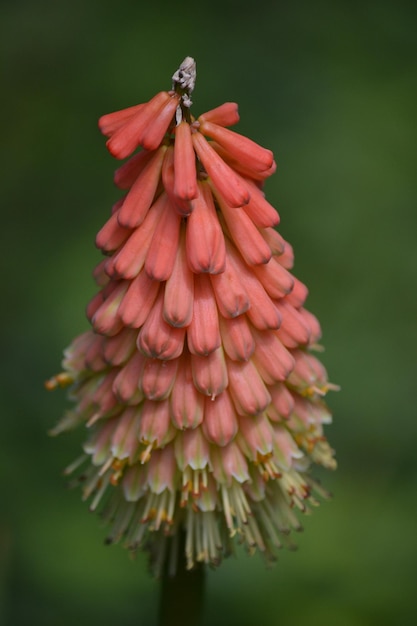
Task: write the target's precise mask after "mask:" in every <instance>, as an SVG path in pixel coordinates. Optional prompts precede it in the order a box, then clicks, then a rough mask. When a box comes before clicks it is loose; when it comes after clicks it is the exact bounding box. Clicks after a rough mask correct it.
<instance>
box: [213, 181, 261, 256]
mask: <svg viewBox="0 0 417 626" xmlns="http://www.w3.org/2000/svg"><path fill="white" fill-rule="evenodd" d="M215 193H217V190H215ZM217 201H218V203H219V205H220V208H221V211H222V215H223V217H224V219H225V222H226V224H227V229H228V231H229V233H230V236H231V238H232V240H233V243H234V244H235V246H236V248H237V249H238V250H239V252H240V254H241V255H242V257H243V258H244V259H245V261H246V263H247V264H248V265H259V264H261V263H268V261H269V260H270V258H271V250H270V248H269V246H268V244H267V243H266V242H265V240H264V238H263V237H262V235H261V234H260V232H259V230H258V229H257V228H256V226H255V225H254V224H253V222H252V220H251V219H250V217H248V216H247V215H246V213H245V212H244V211H243V210H242V209H239V210H236V209H232V208H231V207H230V206H228V205H227V204H226V203H225V202H224V201H223V199H222V197H221V195H219V194H218V193H217Z"/></svg>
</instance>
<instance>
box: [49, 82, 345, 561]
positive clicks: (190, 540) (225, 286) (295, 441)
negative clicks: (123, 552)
mask: <svg viewBox="0 0 417 626" xmlns="http://www.w3.org/2000/svg"><path fill="white" fill-rule="evenodd" d="M191 73H192V72H191ZM174 76H175V75H174ZM183 76H184V73H181V75H180V76H179V77H178V76H177V79H178V80H179V79H182V78H183ZM178 80H177V81H176V82H175V83H174V87H175V88H174V89H173V90H172V91H162V92H160V93H158V94H157V95H156V96H155V97H154V98H152V99H151V100H150V101H149V102H147V103H145V104H140V105H137V106H134V107H130V108H128V109H124V110H122V111H118V112H115V113H111V114H109V115H105V116H103V117H102V118H101V119H100V122H99V126H100V129H101V131H102V132H103V134H104V135H106V136H107V137H108V141H107V147H108V149H109V151H110V152H111V154H112V155H113V156H115V157H116V158H118V159H124V158H126V157H129V156H130V159H129V160H128V161H126V162H125V163H124V164H123V165H122V166H121V167H120V168H119V169H117V170H116V172H115V177H114V180H115V183H116V185H117V186H118V187H120V188H121V189H124V190H126V191H127V193H126V195H125V196H124V197H123V198H122V199H121V200H120V201H119V202H117V203H116V205H115V206H114V207H113V211H112V214H111V217H110V219H109V220H108V221H107V223H106V224H105V225H104V227H103V228H102V229H101V230H100V232H99V233H98V235H97V240H96V243H97V246H98V247H99V248H100V249H101V250H102V251H103V252H104V254H105V256H104V258H103V260H102V261H101V262H100V264H99V265H98V266H97V268H96V270H95V272H94V276H95V280H96V282H97V284H98V286H99V292H98V293H97V295H96V296H94V298H93V299H92V300H91V302H90V304H89V305H88V309H87V314H88V318H89V320H90V321H91V325H92V329H91V330H88V331H87V332H86V333H84V334H83V335H81V336H80V337H78V338H77V339H75V341H74V342H73V344H72V345H71V346H70V347H69V348H68V349H67V350H66V352H65V360H64V369H65V371H64V373H63V374H60V375H58V376H57V377H55V378H54V379H52V380H51V381H49V386H50V387H54V386H56V385H57V384H67V383H68V384H71V398H72V400H73V401H74V402H75V408H74V409H73V410H71V411H69V412H68V413H67V414H66V415H65V416H64V418H63V419H62V420H61V422H60V423H59V424H58V426H57V427H56V428H55V430H54V432H56V433H58V432H61V431H64V430H67V429H69V428H72V427H74V426H76V425H78V424H82V425H85V426H86V427H87V430H88V440H87V442H86V443H85V445H84V451H85V454H84V455H83V456H82V457H81V458H80V459H79V460H77V461H76V462H75V463H74V464H73V465H72V466H71V467H70V468H69V469H68V471H69V472H73V471H75V469H76V468H77V467H80V468H81V467H82V468H83V469H82V470H81V472H82V473H81V476H80V480H82V484H83V491H84V498H86V499H87V498H88V499H91V504H90V508H91V509H92V510H94V509H96V508H99V509H100V510H101V512H102V515H103V517H104V518H105V519H106V520H107V521H108V522H109V524H110V531H109V535H108V541H109V542H116V541H119V540H121V539H123V542H124V543H125V545H126V546H127V547H129V548H130V549H132V550H134V549H136V548H137V547H139V546H143V545H144V546H149V545H150V546H151V548H152V554H153V558H154V562H153V564H154V568H155V570H156V571H159V569H160V567H161V563H162V560H163V558H164V554H165V544H166V539H167V537H174V543H175V537H177V536H178V534H179V532H180V531H181V532H185V536H186V539H185V551H186V558H187V563H188V566H189V567H192V566H193V565H194V564H195V563H197V562H206V563H212V564H217V563H219V562H220V560H221V558H222V556H224V555H225V554H227V553H229V552H230V550H231V549H232V544H233V542H232V538H233V536H235V535H237V536H238V537H239V539H240V540H241V541H242V542H244V543H245V544H246V545H247V546H248V547H249V548H250V549H251V550H252V549H254V548H258V549H259V550H260V551H261V552H263V553H265V555H267V556H268V557H271V556H272V555H273V553H274V549H275V548H277V547H280V546H281V543H282V542H283V541H284V542H285V541H287V540H286V536H287V534H288V532H289V531H290V530H291V529H298V528H300V523H299V521H298V518H297V516H296V514H295V511H294V509H299V510H300V511H306V510H308V508H309V506H310V505H313V506H314V505H315V504H317V500H316V499H315V497H314V491H316V492H318V493H321V494H322V495H323V492H322V490H321V489H320V488H319V486H318V485H317V483H315V482H314V481H313V479H312V478H311V476H310V474H309V471H308V470H309V467H310V465H311V463H312V462H314V463H318V464H321V465H324V466H325V467H328V468H333V467H334V466H335V461H334V459H333V454H332V450H331V449H330V447H329V446H328V444H327V442H326V439H325V437H324V435H323V424H325V423H328V422H329V421H330V413H329V411H328V409H327V407H326V405H325V403H324V401H323V396H324V395H325V394H326V392H327V391H328V389H329V388H330V387H331V385H329V383H328V382H327V375H326V371H325V369H324V368H323V366H322V365H321V363H320V362H319V361H318V359H317V358H316V357H315V356H313V354H312V352H311V351H312V350H314V349H315V348H317V347H318V341H319V338H320V326H319V323H318V321H317V319H316V318H315V317H314V316H313V315H312V314H311V313H310V312H308V311H307V310H306V309H305V308H304V302H305V299H306V297H307V289H306V287H305V286H304V285H303V284H302V283H301V282H300V281H299V280H298V279H297V278H295V277H294V276H293V275H292V274H291V273H290V270H291V268H292V265H293V252H292V248H291V246H290V245H289V244H288V243H287V242H286V241H284V239H283V238H282V237H281V235H280V234H279V233H278V232H277V231H276V230H275V227H276V226H277V224H278V222H279V218H278V214H277V212H276V211H275V209H274V208H273V207H272V206H271V205H270V204H269V203H268V202H267V200H266V199H265V197H264V193H263V191H262V185H263V181H264V180H265V179H266V178H267V177H268V176H270V175H271V174H272V173H273V172H274V171H275V167H276V166H275V162H274V159H273V155H272V152H271V151H270V150H266V149H264V148H262V147H260V146H258V145H257V144H255V143H254V142H253V141H251V140H249V139H247V138H246V137H243V136H242V135H239V134H237V133H235V132H233V131H231V130H229V129H228V128H227V127H229V126H232V125H234V124H236V123H237V122H238V120H239V115H238V109H237V105H236V104H234V103H226V104H223V105H222V106H220V107H218V108H216V109H213V110H211V111H209V112H207V113H205V114H204V115H201V116H200V117H199V118H197V119H195V118H194V117H193V116H192V115H191V114H190V111H189V104H190V99H189V93H190V89H188V91H187V85H185V86H184V84H181V85H179V83H178ZM178 85H179V86H178ZM184 96H185V97H184ZM138 147H140V148H141V150H140V151H138V152H135V151H136V150H137V148H138ZM134 152H135V154H133V156H131V155H132V153H134Z"/></svg>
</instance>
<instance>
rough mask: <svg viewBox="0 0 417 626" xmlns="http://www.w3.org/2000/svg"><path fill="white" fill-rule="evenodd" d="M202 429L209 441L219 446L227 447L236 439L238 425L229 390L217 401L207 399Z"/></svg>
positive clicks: (217, 398)
mask: <svg viewBox="0 0 417 626" xmlns="http://www.w3.org/2000/svg"><path fill="white" fill-rule="evenodd" d="M202 428H203V432H204V435H205V436H206V437H207V439H208V440H209V441H211V442H212V443H215V444H217V445H218V446H226V445H227V444H228V443H230V442H231V441H232V440H233V439H234V438H235V436H236V433H237V431H238V423H237V418H236V412H235V408H234V406H233V403H232V400H231V398H230V396H229V393H228V392H227V390H225V391H223V393H221V394H220V395H219V396H217V397H216V398H215V399H212V398H209V397H208V396H207V397H206V401H205V404H204V421H203V424H202Z"/></svg>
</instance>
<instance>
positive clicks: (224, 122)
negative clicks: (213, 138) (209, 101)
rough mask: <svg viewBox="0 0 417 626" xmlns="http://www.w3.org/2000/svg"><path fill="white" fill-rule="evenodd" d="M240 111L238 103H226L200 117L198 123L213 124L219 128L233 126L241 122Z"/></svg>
mask: <svg viewBox="0 0 417 626" xmlns="http://www.w3.org/2000/svg"><path fill="white" fill-rule="evenodd" d="M239 119H240V118H239V111H238V106H237V104H236V102H225V103H224V104H221V105H220V106H218V107H216V108H215V109H211V110H210V111H206V113H203V115H200V117H199V118H198V122H200V124H202V123H204V122H213V123H214V124H218V125H219V126H233V125H234V124H237V123H238V121H239Z"/></svg>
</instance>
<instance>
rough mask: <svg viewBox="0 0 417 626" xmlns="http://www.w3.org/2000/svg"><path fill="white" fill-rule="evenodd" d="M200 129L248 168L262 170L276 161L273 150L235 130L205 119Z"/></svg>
mask: <svg viewBox="0 0 417 626" xmlns="http://www.w3.org/2000/svg"><path fill="white" fill-rule="evenodd" d="M200 122H201V120H200ZM200 130H201V132H202V133H203V134H204V135H207V136H208V137H210V138H211V139H214V140H215V141H217V143H219V144H220V145H221V146H222V147H223V148H224V149H225V150H227V152H229V153H230V154H231V155H232V156H233V157H234V158H235V159H238V160H239V161H241V162H242V163H243V165H244V166H245V167H247V168H248V169H251V170H255V171H261V172H262V171H264V170H268V169H269V168H270V167H271V166H272V164H273V162H274V155H273V154H272V152H271V150H267V149H266V148H262V147H261V146H260V145H258V144H257V143H255V142H254V141H252V140H251V139H248V138H247V137H244V136H243V135H239V133H236V132H235V131H233V130H228V129H227V128H223V127H222V126H218V125H217V124H213V123H212V122H208V121H204V120H203V122H202V123H201V125H200Z"/></svg>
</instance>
